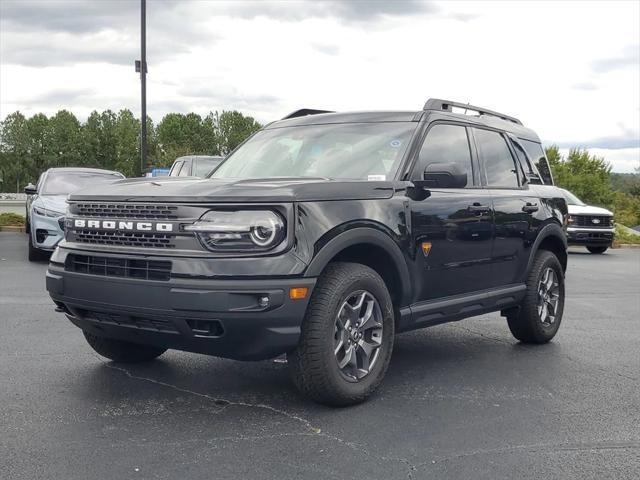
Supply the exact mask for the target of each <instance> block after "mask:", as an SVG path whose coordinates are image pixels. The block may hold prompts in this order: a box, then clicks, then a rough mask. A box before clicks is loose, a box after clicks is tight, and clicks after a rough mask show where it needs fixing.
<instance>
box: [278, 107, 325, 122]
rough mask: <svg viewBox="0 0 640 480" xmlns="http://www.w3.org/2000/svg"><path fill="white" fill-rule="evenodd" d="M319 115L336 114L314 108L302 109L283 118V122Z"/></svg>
mask: <svg viewBox="0 0 640 480" xmlns="http://www.w3.org/2000/svg"><path fill="white" fill-rule="evenodd" d="M319 113H334V112H332V111H331V110H314V109H313V108H301V109H300V110H296V111H295V112H291V113H290V114H289V115H287V116H286V117H283V118H282V120H287V119H289V118H297V117H305V116H307V115H318V114H319Z"/></svg>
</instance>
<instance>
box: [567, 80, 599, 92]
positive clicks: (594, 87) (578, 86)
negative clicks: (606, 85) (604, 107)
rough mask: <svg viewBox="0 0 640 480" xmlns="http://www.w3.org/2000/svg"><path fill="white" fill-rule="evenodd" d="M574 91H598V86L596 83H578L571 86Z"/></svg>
mask: <svg viewBox="0 0 640 480" xmlns="http://www.w3.org/2000/svg"><path fill="white" fill-rule="evenodd" d="M571 88H573V89H574V90H597V89H598V85H596V84H595V83H594V82H578V83H574V84H573V85H571Z"/></svg>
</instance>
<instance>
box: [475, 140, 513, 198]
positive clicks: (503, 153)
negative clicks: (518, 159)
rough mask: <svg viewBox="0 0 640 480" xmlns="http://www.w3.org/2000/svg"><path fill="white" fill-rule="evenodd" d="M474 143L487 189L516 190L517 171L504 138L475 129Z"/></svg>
mask: <svg viewBox="0 0 640 480" xmlns="http://www.w3.org/2000/svg"><path fill="white" fill-rule="evenodd" d="M475 137H476V143H477V144H478V151H479V153H480V158H482V161H483V163H484V171H485V175H486V178H487V186H489V187H506V188H516V187H518V186H519V184H518V173H517V172H518V171H517V170H516V164H515V163H514V161H513V157H512V156H511V151H510V150H509V147H508V146H507V142H506V141H505V139H504V137H503V136H502V135H500V134H499V133H497V132H492V131H489V130H481V129H477V128H476V129H475Z"/></svg>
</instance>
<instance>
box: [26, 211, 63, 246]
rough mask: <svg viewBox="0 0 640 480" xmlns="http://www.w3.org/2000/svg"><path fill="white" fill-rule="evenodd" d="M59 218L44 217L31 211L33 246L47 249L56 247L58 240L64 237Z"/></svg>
mask: <svg viewBox="0 0 640 480" xmlns="http://www.w3.org/2000/svg"><path fill="white" fill-rule="evenodd" d="M61 218H62V217H45V216H42V215H38V214H37V213H35V212H33V211H32V212H31V226H30V228H31V235H32V237H31V238H32V239H33V245H34V246H35V247H37V248H39V249H41V250H48V251H53V250H54V249H55V248H56V246H57V245H58V243H60V240H62V239H63V238H64V231H63V230H62V227H61V226H60V223H61V221H60V219H61ZM62 222H64V219H62Z"/></svg>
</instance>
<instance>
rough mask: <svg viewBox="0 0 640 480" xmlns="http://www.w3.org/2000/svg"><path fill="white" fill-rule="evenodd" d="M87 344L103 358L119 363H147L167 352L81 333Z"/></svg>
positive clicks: (164, 349)
mask: <svg viewBox="0 0 640 480" xmlns="http://www.w3.org/2000/svg"><path fill="white" fill-rule="evenodd" d="M82 333H83V334H84V338H86V339H87V343H89V345H90V346H91V348H93V349H94V350H95V351H96V352H97V353H99V354H100V355H102V356H103V357H106V358H108V359H109V360H113V361H114V362H119V363H139V362H147V361H149V360H153V359H154V358H157V357H159V356H160V355H162V354H163V353H164V352H166V351H167V349H166V348H160V347H154V346H152V345H142V344H138V343H130V342H124V341H122V340H114V339H112V338H104V337H98V336H96V335H92V334H91V333H88V332H85V331H83V332H82Z"/></svg>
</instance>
